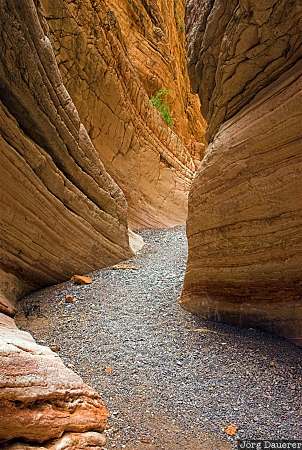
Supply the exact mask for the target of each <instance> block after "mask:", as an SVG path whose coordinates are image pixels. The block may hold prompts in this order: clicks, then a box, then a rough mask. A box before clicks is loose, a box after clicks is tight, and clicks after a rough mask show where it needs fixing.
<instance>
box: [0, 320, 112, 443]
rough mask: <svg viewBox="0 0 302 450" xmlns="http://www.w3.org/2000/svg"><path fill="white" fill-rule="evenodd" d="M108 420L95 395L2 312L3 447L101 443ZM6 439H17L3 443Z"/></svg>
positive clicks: (0, 439)
mask: <svg viewBox="0 0 302 450" xmlns="http://www.w3.org/2000/svg"><path fill="white" fill-rule="evenodd" d="M106 420H107V411H106V408H105V406H104V405H103V403H102V402H101V400H100V397H99V395H98V394H97V393H96V392H95V391H94V390H93V389H91V388H89V387H88V386H87V385H85V384H84V383H83V381H82V380H81V378H80V377H79V376H77V375H75V374H74V373H73V372H72V371H71V370H69V369H67V368H66V367H65V366H64V364H63V362H62V361H61V359H60V358H59V357H58V356H57V355H56V354H55V353H53V352H52V351H51V350H50V349H48V348H47V347H43V346H41V345H38V344H36V343H35V341H34V340H33V338H32V337H31V336H30V334H29V333H26V332H24V331H20V330H18V329H17V328H16V326H15V324H14V321H13V319H10V318H8V317H7V316H5V315H3V314H0V445H2V447H1V448H16V449H17V448H32V447H31V446H29V445H28V446H27V445H26V444H25V443H26V442H32V443H34V442H37V443H42V442H46V443H47V444H45V447H46V448H49V449H51V450H57V449H63V448H68V449H72V448H75V449H80V448H89V446H90V448H91V447H93V446H94V447H95V446H96V445H97V444H98V445H99V446H100V447H99V448H101V445H103V444H104V436H103V435H102V434H101V433H102V431H103V430H104V428H105V425H106ZM90 430H91V431H93V433H91V432H90ZM86 432H88V433H86ZM10 440H14V441H15V440H17V441H18V442H19V444H18V445H17V444H14V445H13V444H11V445H10V444H6V445H7V446H6V447H5V446H4V445H5V443H6V442H8V441H10ZM48 441H49V443H48ZM1 443H2V444H1ZM33 448H35V447H33ZM38 448H44V444H43V445H41V447H40V446H38Z"/></svg>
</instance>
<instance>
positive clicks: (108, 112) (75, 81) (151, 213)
mask: <svg viewBox="0 0 302 450" xmlns="http://www.w3.org/2000/svg"><path fill="white" fill-rule="evenodd" d="M162 3H167V4H168V5H169V6H168V7H166V9H165V10H164V11H163V13H162V12H161V11H160V9H159V8H160V7H161V6H160V5H161V2H159V1H158V2H157V1H152V2H149V1H146V2H138V1H134V2H128V1H126V0H123V1H121V2H117V1H111V0H108V1H105V0H97V1H92V0H84V1H82V0H81V1H80V0H76V1H73V2H68V1H66V0H51V1H49V0H42V4H43V6H44V10H45V16H46V18H47V21H48V24H49V27H50V32H51V41H52V44H53V48H54V49H55V53H56V58H57V61H58V65H59V68H60V71H61V73H62V76H63V80H64V84H65V86H66V88H67V90H68V92H69V93H70V95H71V97H72V99H73V101H74V103H75V105H76V107H77V109H78V111H79V114H80V117H81V120H82V122H83V124H84V125H85V127H86V128H87V130H88V132H89V135H90V137H91V139H92V142H93V144H94V146H95V148H96V149H97V151H98V153H99V154H100V157H101V159H102V161H103V162H104V165H105V167H106V169H107V171H108V172H109V173H110V175H112V177H113V178H114V180H115V181H116V182H117V183H118V185H119V186H120V187H121V188H122V190H123V192H124V193H125V196H126V198H127V201H128V205H129V223H130V225H131V226H132V227H134V228H139V227H161V226H163V225H167V226H170V225H175V224H179V223H183V222H184V221H185V218H186V214H187V194H188V190H189V187H190V184H191V180H192V177H193V173H194V170H195V162H194V160H195V159H196V160H198V159H200V153H201V149H202V144H200V143H199V142H197V141H198V140H201V139H202V134H203V133H202V122H201V119H200V116H197V105H196V99H194V97H193V96H192V95H191V94H190V91H189V85H188V81H187V75H186V71H185V61H184V46H183V33H177V30H176V22H175V17H174V15H173V18H172V19H171V18H170V19H169V20H170V22H165V20H166V21H168V18H169V15H170V14H174V13H173V4H174V3H173V1H172V0H170V1H169V2H162ZM176 3H177V2H176ZM180 3H181V2H180ZM147 5H149V6H147ZM181 13H182V6H180V7H179V14H181ZM154 14H155V15H156V17H157V19H156V18H155V15H154ZM158 20H160V21H161V23H160V24H158V23H157V21H158ZM158 25H159V26H158ZM169 34H171V36H169V37H168V35H169ZM175 40H176V44H174V47H172V46H171V42H172V41H175ZM175 45H176V46H177V50H176V47H175ZM145 52H147V54H148V56H146V54H145ZM180 66H182V67H180ZM150 79H152V80H153V81H154V83H153V85H152V88H151V84H152V83H151V81H150ZM144 80H146V82H144ZM147 80H148V81H147ZM148 86H149V87H148ZM159 87H165V88H170V91H171V98H170V99H169V101H170V103H171V105H172V106H173V105H174V104H175V107H174V106H173V115H175V120H174V122H175V128H174V130H171V129H170V128H169V127H168V126H167V125H166V124H165V122H164V121H163V120H162V118H161V117H160V115H159V113H158V112H157V111H156V110H155V109H154V108H153V107H152V106H151V105H150V101H149V96H150V95H151V94H153V93H154V92H155V91H156V89H157V88H159ZM181 91H182V92H181ZM182 95H183V97H184V99H185V100H184V101H183V100H181V96H182ZM192 118H194V120H192ZM174 131H175V132H174Z"/></svg>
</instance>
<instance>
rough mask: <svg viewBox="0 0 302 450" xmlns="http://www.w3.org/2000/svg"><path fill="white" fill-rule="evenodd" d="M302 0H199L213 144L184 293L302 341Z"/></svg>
mask: <svg viewBox="0 0 302 450" xmlns="http://www.w3.org/2000/svg"><path fill="white" fill-rule="evenodd" d="M301 17H302V5H301V2H299V1H290V2H288V1H285V0H279V1H274V0H266V1H265V2H257V1H238V0H233V1H230V2H227V3H226V2H223V1H222V0H215V1H206V0H189V2H188V9H187V19H188V40H189V65H190V73H191V78H192V81H193V85H194V88H195V90H196V91H198V92H199V95H200V97H201V102H202V110H203V113H204V115H205V117H206V119H207V120H208V124H209V127H208V133H207V134H208V140H209V145H208V147H207V150H206V155H205V158H204V160H203V162H202V165H201V169H200V171H199V173H198V176H197V177H196V179H195V181H194V183H193V186H192V190H191V193H190V197H189V217H188V224H187V233H188V239H189V259H188V267H187V272H186V277H185V284H184V290H183V294H182V299H181V302H182V304H183V306H184V307H185V308H187V309H189V310H190V311H193V312H196V313H198V314H201V315H202V316H204V317H205V318H207V319H213V320H220V321H226V322H230V323H233V324H239V325H244V326H255V327H260V328H263V329H266V330H269V331H272V332H275V333H278V334H280V335H281V336H284V337H286V338H288V339H291V340H293V341H294V342H295V343H297V344H300V345H301V344H302V302H301V299H302V272H301V263H302V209H301V197H302V182H301V180H302V153H301V148H302V128H301V120H302V64H301V57H302V34H301V31H302V30H301Z"/></svg>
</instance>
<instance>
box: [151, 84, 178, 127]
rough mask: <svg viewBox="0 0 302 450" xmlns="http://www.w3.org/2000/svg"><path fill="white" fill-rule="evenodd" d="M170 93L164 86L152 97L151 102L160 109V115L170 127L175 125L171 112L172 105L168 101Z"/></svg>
mask: <svg viewBox="0 0 302 450" xmlns="http://www.w3.org/2000/svg"><path fill="white" fill-rule="evenodd" d="M168 94H169V91H168V89H165V88H162V89H159V91H157V92H155V94H154V95H153V96H152V97H151V98H150V103H151V105H152V106H154V108H156V109H157V111H159V113H160V115H161V116H162V118H163V119H164V121H165V122H166V124H167V125H168V126H169V127H172V125H173V119H172V116H171V112H170V107H169V105H168V104H167V102H166V98H167V95H168Z"/></svg>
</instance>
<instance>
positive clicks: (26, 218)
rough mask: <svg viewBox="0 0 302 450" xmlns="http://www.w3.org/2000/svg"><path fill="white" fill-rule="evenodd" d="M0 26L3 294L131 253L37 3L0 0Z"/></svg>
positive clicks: (114, 192) (113, 189) (112, 188)
mask: <svg viewBox="0 0 302 450" xmlns="http://www.w3.org/2000/svg"><path fill="white" fill-rule="evenodd" d="M0 28H1V36H2V38H1V41H2V45H1V49H0V149H1V164H0V196H1V217H0V232H1V237H0V239H1V247H0V291H1V292H2V294H3V295H4V296H6V297H8V298H11V299H13V298H16V297H20V296H21V295H22V294H24V293H25V292H26V291H28V290H31V289H34V288H38V287H39V286H44V285H46V284H51V283H55V282H58V281H60V280H64V279H66V278H68V277H69V276H70V275H72V274H73V273H75V272H77V273H79V272H89V271H91V270H93V269H95V268H99V267H102V266H107V265H110V264H112V263H114V262H117V261H119V260H122V259H125V258H128V257H129V256H131V255H132V251H131V250H130V247H129V236H128V227H127V204H126V200H125V197H124V195H123V193H122V191H121V190H120V189H119V187H118V186H117V185H116V184H115V182H114V181H113V180H112V179H111V177H110V176H109V175H108V174H107V172H106V170H105V169H104V166H103V164H102V162H101V160H100V157H99V155H98V153H97V152H96V150H95V148H94V147H93V144H92V143H91V140H90V138H89V136H88V133H87V131H86V129H85V128H84V126H83V125H82V123H81V121H80V119H79V116H78V113H77V110H76V108H75V106H74V104H73V102H72V100H71V98H70V96H69V94H68V92H67V91H66V89H65V86H64V84H63V83H62V79H61V75H60V73H59V70H58V67H57V64H56V60H55V57H54V53H53V50H52V47H51V44H50V41H49V39H48V37H47V36H46V34H45V31H46V28H47V24H46V22H45V21H44V19H43V17H42V16H41V14H40V10H39V8H36V6H35V3H34V2H33V1H32V0H23V1H22V2H17V1H4V0H1V2H0ZM1 303H2V302H1Z"/></svg>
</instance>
